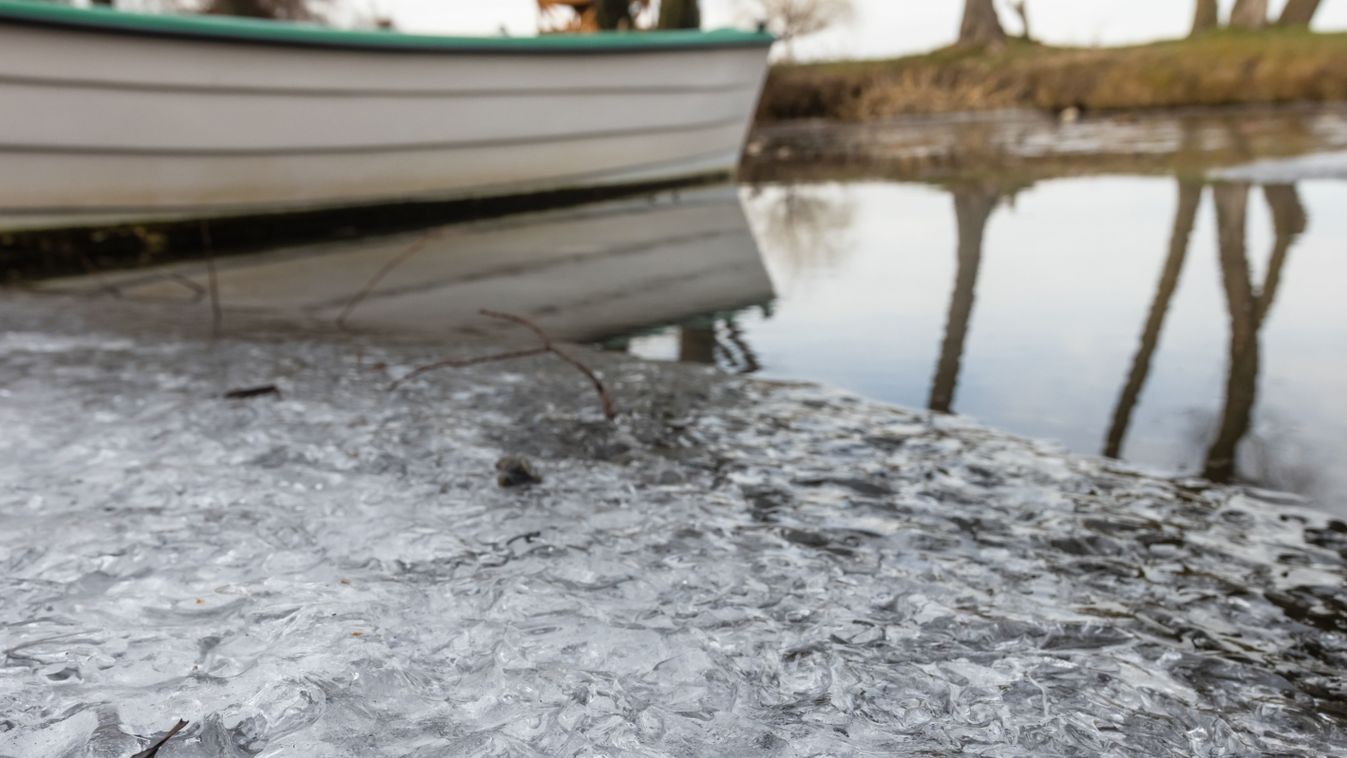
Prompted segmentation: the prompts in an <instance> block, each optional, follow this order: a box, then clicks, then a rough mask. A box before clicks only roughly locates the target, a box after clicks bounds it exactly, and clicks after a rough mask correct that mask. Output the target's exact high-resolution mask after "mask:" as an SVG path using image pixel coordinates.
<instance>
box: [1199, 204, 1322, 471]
mask: <svg viewBox="0 0 1347 758" xmlns="http://www.w3.org/2000/svg"><path fill="white" fill-rule="evenodd" d="M1215 192H1216V212H1217V233H1218V235H1219V237H1220V246H1221V277H1222V279H1223V280H1224V283H1225V292H1226V300H1227V302H1228V303H1229V306H1230V376H1229V378H1228V380H1227V381H1226V395H1225V410H1224V412H1223V413H1222V414H1221V427H1220V429H1219V430H1218V431H1217V432H1216V439H1215V440H1214V441H1213V442H1212V443H1211V447H1210V448H1209V449H1208V450H1207V464H1206V468H1205V470H1204V471H1203V475H1204V476H1205V477H1206V478H1208V479H1210V480H1212V481H1214V482H1229V481H1232V480H1234V479H1235V474H1236V455H1237V453H1238V448H1239V442H1240V440H1241V439H1243V438H1244V435H1245V434H1247V433H1248V431H1249V423H1250V420H1251V417H1252V415H1253V406H1254V403H1255V401H1256V400H1257V396H1258V365H1259V345H1258V333H1259V331H1260V330H1261V329H1262V328H1263V323H1264V320H1265V319H1266V318H1267V314H1268V311H1269V310H1270V309H1271V307H1272V302H1273V300H1274V299H1275V298H1276V296H1277V286H1278V285H1279V284H1280V283H1281V275H1282V269H1283V268H1284V267H1285V265H1286V258H1287V254H1288V252H1289V251H1290V249H1291V245H1292V243H1294V242H1295V239H1296V237H1297V236H1298V235H1299V234H1300V233H1301V232H1303V231H1305V225H1306V217H1305V210H1304V208H1303V206H1301V204H1300V197H1299V195H1298V194H1297V193H1296V189H1295V187H1294V186H1291V185H1271V186H1268V187H1266V188H1264V195H1265V196H1266V198H1267V202H1268V205H1269V206H1270V207H1271V209H1272V224H1273V228H1274V230H1275V233H1276V240H1275V242H1274V243H1273V248H1272V256H1271V258H1270V259H1269V260H1268V270H1267V276H1266V278H1265V279H1264V281H1263V287H1262V289H1261V291H1260V292H1259V293H1258V294H1257V295H1256V296H1255V295H1254V292H1253V287H1252V285H1251V284H1250V283H1249V262H1248V258H1247V256H1246V255H1245V250H1244V220H1245V215H1246V213H1245V209H1246V206H1247V205H1248V194H1249V188H1248V185H1246V184H1229V185H1220V186H1218V187H1216V190H1215Z"/></svg>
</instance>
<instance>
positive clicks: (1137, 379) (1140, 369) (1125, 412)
mask: <svg viewBox="0 0 1347 758" xmlns="http://www.w3.org/2000/svg"><path fill="white" fill-rule="evenodd" d="M1201 201H1202V185H1200V184H1192V183H1189V182H1184V181H1180V182H1179V208H1178V211H1177V212H1176V213H1175V214H1174V231H1173V233H1172V234H1171V235H1170V237H1169V257H1168V258H1166V259H1165V267H1164V268H1163V269H1162V270H1161V271H1160V284H1159V285H1158V286H1157V287H1156V289H1155V299H1154V300H1153V301H1152V302H1151V310H1150V315H1149V316H1147V317H1146V328H1145V329H1143V330H1142V332H1141V347H1140V348H1138V349H1137V354H1136V357H1135V358H1133V359H1132V371H1131V373H1130V374H1128V376H1127V384H1126V385H1124V386H1123V391H1122V395H1121V396H1119V398H1118V405H1117V406H1116V407H1115V408H1114V410H1113V423H1112V424H1111V425H1110V426H1109V430H1108V440H1107V441H1106V442H1105V443H1104V455H1105V456H1107V457H1109V458H1117V457H1118V456H1120V455H1122V446H1123V440H1124V439H1125V438H1126V437H1127V427H1128V425H1129V424H1130V423H1131V421H1132V411H1133V410H1134V409H1135V408H1136V404H1137V400H1138V399H1139V398H1140V397H1141V389H1142V387H1144V386H1145V384H1146V376H1147V374H1149V373H1150V369H1151V358H1152V357H1153V356H1154V355H1155V348H1156V346H1157V345H1158V344H1159V342H1160V331H1161V329H1163V328H1164V324H1165V314H1166V313H1168V312H1169V303H1170V301H1171V300H1172V299H1173V298H1174V290H1175V289H1177V288H1178V285H1179V273H1180V272H1182V270H1183V261H1184V259H1185V258H1186V257H1187V255H1188V240H1189V238H1190V237H1191V236H1192V233H1193V223H1194V221H1195V220H1196V219H1197V207H1198V205H1199V204H1200V203H1201Z"/></svg>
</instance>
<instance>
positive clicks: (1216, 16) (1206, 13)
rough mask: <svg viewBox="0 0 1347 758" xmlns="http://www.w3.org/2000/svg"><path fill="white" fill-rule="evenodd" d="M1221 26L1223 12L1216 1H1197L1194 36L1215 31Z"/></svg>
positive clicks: (1194, 16)
mask: <svg viewBox="0 0 1347 758" xmlns="http://www.w3.org/2000/svg"><path fill="white" fill-rule="evenodd" d="M1220 25H1221V11H1220V8H1218V7H1217V5H1216V0H1197V12H1196V13H1195V14H1194V15H1193V34H1201V33H1202V32H1205V31H1208V30H1211V29H1215V28H1216V27H1218V26H1220Z"/></svg>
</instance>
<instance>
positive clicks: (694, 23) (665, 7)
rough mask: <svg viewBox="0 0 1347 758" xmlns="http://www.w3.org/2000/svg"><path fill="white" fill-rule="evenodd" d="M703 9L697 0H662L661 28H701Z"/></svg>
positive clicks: (660, 11)
mask: <svg viewBox="0 0 1347 758" xmlns="http://www.w3.org/2000/svg"><path fill="white" fill-rule="evenodd" d="M701 26H702V11H701V8H700V7H698V4H697V0H660V3H659V23H658V27H659V28H660V29H700V28H701Z"/></svg>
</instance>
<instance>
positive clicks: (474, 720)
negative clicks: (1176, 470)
mask: <svg viewBox="0 0 1347 758" xmlns="http://www.w3.org/2000/svg"><path fill="white" fill-rule="evenodd" d="M146 318H147V319H151V320H152V318H153V313H150V312H147V313H146ZM0 319H3V323H4V324H5V327H6V330H5V332H4V333H3V335H0V387H3V390H0V425H3V428H4V430H5V432H4V433H5V439H6V448H7V450H6V452H5V457H4V465H3V466H0V566H3V569H4V570H3V572H0V651H2V652H3V656H2V657H0V755H4V756H14V757H16V758H17V757H22V758H30V757H41V756H71V755H81V756H85V755H88V756H107V757H108V758H114V757H115V758H124V757H125V756H127V755H130V754H132V753H134V752H136V751H138V750H141V749H143V748H144V747H146V746H147V745H148V744H150V742H151V741H152V740H153V739H154V737H155V736H156V735H160V734H162V733H163V732H164V730H166V729H168V728H169V727H170V726H172V725H173V724H174V722H175V721H176V719H178V718H180V717H181V718H184V719H187V720H189V721H190V722H191V723H190V725H189V726H188V727H187V728H186V729H184V730H183V731H182V733H181V734H179V735H177V736H176V737H175V738H174V739H173V740H171V741H169V742H168V743H167V744H166V745H165V747H164V748H163V750H161V751H160V753H159V755H160V756H162V757H163V758H180V757H183V756H197V757H204V756H254V755H259V756H289V755H323V756H352V757H354V756H361V757H362V758H367V757H369V756H444V755H465V756H467V755H472V756H478V755H481V756H529V755H534V756H559V755H566V756H572V755H574V756H597V755H607V756H690V755H707V754H724V755H736V756H752V755H762V756H852V755H873V756H880V755H884V756H887V755H949V754H965V755H985V756H1043V755H1078V754H1081V753H1083V752H1087V751H1088V752H1089V753H1092V754H1098V755H1106V756H1111V755H1120V756H1121V755H1138V756H1140V755H1145V756H1192V755H1240V754H1253V753H1278V754H1285V755H1305V756H1311V755H1314V756H1318V755H1324V754H1328V753H1335V752H1336V753H1340V754H1341V753H1343V752H1344V751H1347V682H1345V681H1344V676H1343V672H1344V671H1347V665H1344V664H1347V640H1345V639H1344V636H1343V632H1344V630H1345V629H1347V613H1344V609H1347V592H1344V590H1343V587H1344V582H1343V580H1344V576H1345V574H1347V571H1345V570H1344V563H1345V562H1347V561H1345V559H1344V555H1345V554H1347V527H1345V526H1344V525H1342V524H1341V523H1337V522H1331V521H1328V520H1327V518H1326V517H1325V516H1324V515H1323V514H1320V513H1317V512H1315V511H1314V510H1312V509H1309V508H1305V507H1302V506H1301V505H1297V504H1295V503H1291V502H1277V501H1276V499H1275V498H1271V497H1270V496H1255V495H1254V494H1253V493H1248V492H1242V491H1239V490H1236V489H1230V488H1215V487H1207V486H1204V485H1202V484H1201V483H1197V482H1173V481H1167V480H1161V479H1157V478H1152V477H1148V476H1145V475H1141V474H1138V473H1136V472H1132V471H1128V470H1125V469H1119V468H1116V467H1113V466H1112V465H1111V464H1106V463H1103V462H1100V461H1097V460H1091V459H1085V458H1079V457H1073V456H1068V455H1064V454H1062V453H1061V452H1059V451H1057V450H1055V449H1052V448H1049V447H1045V446H1042V445H1039V444H1035V443H1033V442H1030V441H1025V440H1022V439H1017V438H1013V437H1010V436H1007V435H1004V434H1001V433H998V432H994V431H991V430H988V429H985V428H983V427H980V426H978V425H976V424H974V423H972V422H969V421H966V420H962V419H957V418H931V417H927V416H925V415H923V414H917V413H912V412H908V411H903V410H899V409H896V408H892V407H888V406H883V405H879V404H875V403H870V402H866V401H863V400H859V399H857V398H854V397H850V396H846V395H841V394H838V393H834V392H830V391H827V390H823V389H819V388H815V387H808V386H787V385H771V384H764V383H758V382H753V381H745V380H739V379H729V378H724V377H719V376H715V375H712V374H708V373H702V372H699V371H695V370H691V369H685V368H680V367H669V366H657V365H653V364H645V363H640V362H635V361H629V360H627V359H625V358H613V357H609V358H602V357H596V358H595V360H596V361H597V362H598V363H600V364H601V365H602V366H603V368H604V369H605V380H606V382H607V383H608V384H609V386H610V389H611V390H612V391H613V393H614V399H615V401H616V403H617V405H618V409H619V411H620V412H621V415H620V417H619V419H618V421H617V423H616V424H614V425H610V424H608V423H607V422H605V421H604V420H603V418H602V417H601V415H600V413H599V411H598V408H597V406H596V405H595V404H594V403H593V398H592V394H590V392H589V388H587V387H586V386H585V385H584V383H583V382H584V380H583V378H581V377H577V376H576V375H575V374H574V372H573V371H571V370H570V369H569V368H568V367H565V366H559V365H556V364H554V363H551V362H548V361H547V360H546V359H543V358H539V359H535V362H525V363H520V364H511V365H509V366H502V365H491V366H480V367H476V368H474V369H470V370H465V371H461V372H447V373H440V374H433V375H427V376H424V377H422V378H419V379H418V380H417V381H415V382H412V383H409V384H408V385H407V386H406V387H404V388H403V389H402V390H400V391H399V392H396V393H391V394H390V393H388V392H387V391H386V387H387V384H388V381H387V376H385V375H383V374H381V373H380V372H378V371H371V366H376V365H377V364H380V363H383V364H387V365H388V366H390V367H392V370H394V371H398V370H401V369H405V368H407V367H410V366H412V365H414V364H416V363H418V362H420V361H422V360H424V359H425V358H426V357H427V349H426V348H418V347H416V346H402V347H397V346H383V347H370V346H368V345H367V346H365V347H364V348H363V350H362V351H357V350H356V349H355V347H354V345H352V344H351V343H350V342H349V341H348V340H346V339H341V338H337V337H312V336H311V337H299V336H294V335H288V336H285V337H284V338H281V337H269V336H257V337H247V338H245V337H227V338H224V339H221V340H218V341H212V340H210V339H207V338H204V337H200V336H197V331H199V330H195V329H194V328H188V327H180V328H178V330H177V331H175V332H172V333H165V332H164V330H162V329H160V330H159V331H158V332H154V331H149V330H148V329H147V328H145V323H141V324H129V323H125V317H124V316H122V315H121V314H120V312H119V313H118V315H117V316H115V317H114V316H112V315H111V312H110V311H108V312H103V311H99V310H98V309H97V308H95V307H94V306H92V305H89V304H85V303H80V302H79V301H71V300H64V299H60V298H30V297H27V296H19V297H7V298H6V300H5V301H4V302H3V303H0ZM119 321H120V322H121V323H119ZM147 323H148V322H147ZM146 335H153V336H146ZM463 349H465V350H470V349H473V346H470V345H469V346H464V347H463ZM358 353H359V355H360V357H359V358H357V354H358ZM267 382H275V383H277V385H278V386H280V387H281V388H282V389H283V390H284V392H283V394H282V396H281V397H279V398H277V397H272V396H268V397H259V398H253V399H248V400H227V399H224V398H223V394H224V392H225V391H227V390H229V389H231V388H236V387H241V386H253V385H257V384H260V383H267ZM506 453H509V454H522V455H527V456H529V457H531V458H532V460H533V461H534V462H535V463H536V464H537V466H538V467H539V468H540V469H541V470H542V472H543V474H544V477H545V481H544V482H543V483H542V484H539V485H535V486H533V487H529V488H524V489H510V490H504V489H501V488H499V487H497V486H496V484H495V473H496V472H495V470H494V463H495V461H496V459H497V458H498V457H500V456H501V455H502V454H506Z"/></svg>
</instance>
